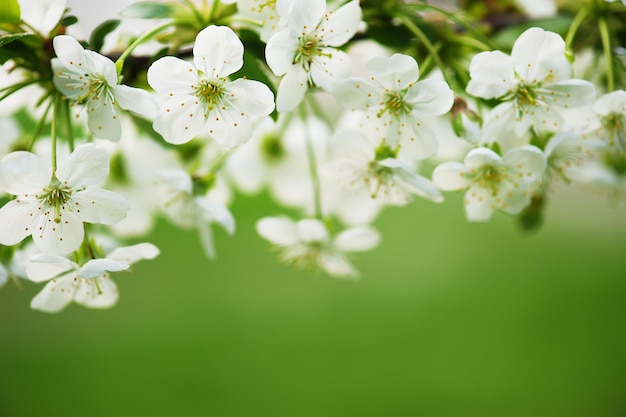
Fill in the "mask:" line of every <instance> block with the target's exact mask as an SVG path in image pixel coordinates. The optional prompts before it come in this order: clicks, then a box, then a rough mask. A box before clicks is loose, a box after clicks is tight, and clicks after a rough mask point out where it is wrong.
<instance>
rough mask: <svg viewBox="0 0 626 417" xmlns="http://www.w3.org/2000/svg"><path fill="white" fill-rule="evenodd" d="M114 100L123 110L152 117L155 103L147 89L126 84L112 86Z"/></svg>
mask: <svg viewBox="0 0 626 417" xmlns="http://www.w3.org/2000/svg"><path fill="white" fill-rule="evenodd" d="M113 95H114V96H115V101H116V103H117V104H119V106H120V107H121V108H123V109H124V110H130V111H132V112H134V113H137V114H139V115H141V116H144V117H150V118H151V117H153V116H154V113H156V111H157V104H156V102H155V101H154V100H153V99H152V96H151V95H150V93H148V92H147V91H144V90H142V89H141V88H133V87H129V86H127V85H115V86H113Z"/></svg>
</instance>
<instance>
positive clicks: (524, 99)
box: [515, 83, 537, 107]
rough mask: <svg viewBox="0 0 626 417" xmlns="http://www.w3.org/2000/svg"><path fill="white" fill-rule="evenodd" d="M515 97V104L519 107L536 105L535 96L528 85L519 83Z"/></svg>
mask: <svg viewBox="0 0 626 417" xmlns="http://www.w3.org/2000/svg"><path fill="white" fill-rule="evenodd" d="M515 97H516V98H517V104H518V106H520V107H526V106H534V105H536V104H537V94H536V93H535V91H534V90H533V88H532V87H531V86H530V85H527V84H524V83H521V84H520V85H519V86H518V87H517V92H516V93H515Z"/></svg>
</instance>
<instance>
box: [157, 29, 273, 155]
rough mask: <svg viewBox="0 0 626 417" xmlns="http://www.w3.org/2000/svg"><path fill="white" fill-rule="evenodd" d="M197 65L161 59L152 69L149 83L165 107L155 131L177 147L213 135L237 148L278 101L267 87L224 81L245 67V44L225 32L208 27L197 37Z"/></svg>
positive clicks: (232, 33)
mask: <svg viewBox="0 0 626 417" xmlns="http://www.w3.org/2000/svg"><path fill="white" fill-rule="evenodd" d="M193 56H194V58H193V63H191V62H187V61H183V60H182V59H179V58H176V57H171V56H167V57H163V58H161V59H159V60H157V61H156V62H155V63H154V64H152V65H151V66H150V68H148V83H149V84H150V86H151V87H152V88H154V89H155V90H156V91H157V92H159V93H161V94H164V95H166V96H167V101H166V102H165V104H164V105H163V106H162V107H161V108H160V109H159V111H158V112H157V114H156V116H155V118H154V125H153V127H154V130H156V131H157V132H158V133H160V134H161V135H162V136H163V138H164V139H165V140H166V141H167V142H169V143H173V144H177V145H178V144H182V143H185V142H188V141H190V140H191V139H193V138H194V137H196V136H198V135H207V134H208V135H210V136H211V137H212V138H213V139H215V141H217V142H218V143H219V144H221V145H223V146H229V147H233V146H236V145H239V144H241V143H243V142H246V141H247V140H248V139H250V136H251V135H252V121H253V120H254V119H256V118H258V117H262V116H267V115H268V114H270V113H271V112H272V111H273V110H274V95H273V94H272V92H271V91H270V89H269V88H268V87H267V86H266V85H265V84H263V83H261V82H258V81H253V80H247V79H242V78H240V79H237V80H235V81H232V82H230V81H228V80H227V78H226V77H228V76H229V75H231V74H232V73H234V72H236V71H238V70H239V69H240V68H241V67H242V65H243V44H242V43H241V41H240V40H239V38H238V37H237V35H236V34H235V32H233V31H232V29H230V28H228V27H225V26H209V27H207V28H205V29H203V30H202V31H201V32H200V33H198V36H197V37H196V43H195V44H194V47H193Z"/></svg>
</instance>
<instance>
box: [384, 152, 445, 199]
mask: <svg viewBox="0 0 626 417" xmlns="http://www.w3.org/2000/svg"><path fill="white" fill-rule="evenodd" d="M378 164H380V165H382V166H385V167H388V168H392V169H393V173H394V174H395V175H397V176H398V178H400V179H401V180H402V182H403V183H404V185H406V186H407V188H408V189H409V190H410V191H411V192H412V193H413V194H415V195H418V196H420V197H424V198H427V199H429V200H431V201H434V202H436V203H441V202H442V201H443V196H442V195H441V192H439V189H438V188H437V187H436V186H435V184H433V183H432V182H430V180H428V179H426V178H424V177H422V176H421V175H417V174H416V173H415V172H413V171H412V170H411V169H410V168H409V167H408V166H406V164H405V163H404V162H402V161H400V160H399V159H395V158H387V159H383V160H382V161H379V162H378Z"/></svg>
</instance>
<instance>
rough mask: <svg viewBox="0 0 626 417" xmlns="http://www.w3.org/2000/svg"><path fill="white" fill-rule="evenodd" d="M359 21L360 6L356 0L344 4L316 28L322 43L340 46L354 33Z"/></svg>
mask: <svg viewBox="0 0 626 417" xmlns="http://www.w3.org/2000/svg"><path fill="white" fill-rule="evenodd" d="M360 23H361V7H360V6H359V2H358V0H353V1H351V2H349V3H347V4H344V5H343V6H341V7H340V8H338V9H337V10H335V11H334V12H332V13H327V14H326V18H325V19H322V23H321V24H320V25H319V27H318V28H317V33H318V34H319V35H320V39H321V40H322V42H323V43H324V45H328V46H341V45H343V44H344V43H346V42H348V41H349V40H350V39H351V38H352V37H353V36H354V34H355V33H356V31H357V29H358V28H359V24H360Z"/></svg>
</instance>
